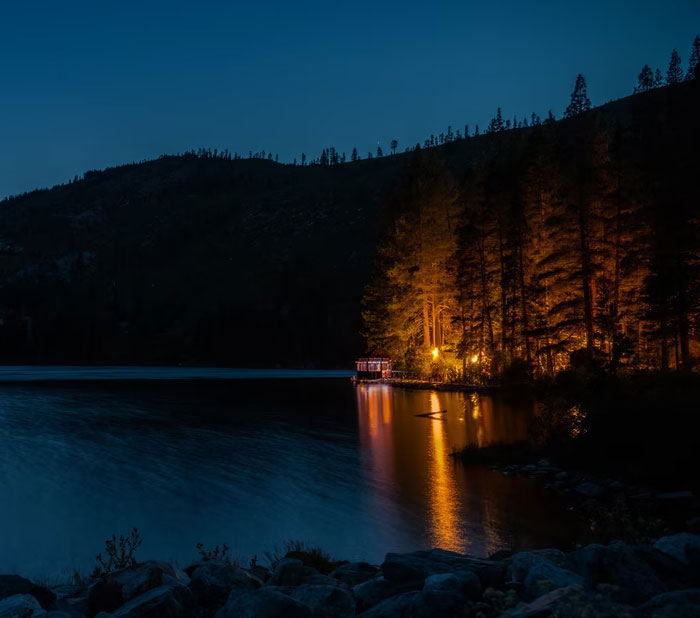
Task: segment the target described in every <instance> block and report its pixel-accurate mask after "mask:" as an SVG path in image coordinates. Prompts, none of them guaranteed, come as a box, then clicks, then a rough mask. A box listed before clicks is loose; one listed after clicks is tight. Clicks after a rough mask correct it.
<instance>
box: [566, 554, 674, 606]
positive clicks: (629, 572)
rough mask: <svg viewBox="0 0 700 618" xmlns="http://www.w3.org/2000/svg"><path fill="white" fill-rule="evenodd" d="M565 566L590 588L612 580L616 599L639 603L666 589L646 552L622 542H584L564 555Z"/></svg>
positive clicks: (609, 582) (610, 582)
mask: <svg viewBox="0 0 700 618" xmlns="http://www.w3.org/2000/svg"><path fill="white" fill-rule="evenodd" d="M567 567H568V568H569V569H570V570H572V571H574V572H576V573H578V574H580V575H581V576H582V577H583V578H584V579H585V580H586V583H587V585H588V586H589V587H590V588H594V587H596V586H599V585H600V584H612V585H614V586H617V587H618V588H619V593H618V594H617V600H618V601H621V602H624V603H632V604H639V603H643V602H644V601H647V600H648V599H650V598H651V597H653V596H656V595H657V594H661V593H663V592H666V591H667V586H666V585H665V584H664V583H663V582H662V581H661V579H660V578H659V576H658V575H657V574H656V572H655V571H654V568H652V566H651V565H650V564H649V563H648V561H647V552H646V551H645V550H644V549H640V548H636V547H633V546H630V545H627V544H626V543H622V542H619V541H618V542H615V543H611V544H610V545H609V546H607V547H606V546H604V545H596V544H593V545H587V546H586V547H583V548H582V549H579V550H577V551H575V552H572V553H570V554H569V555H568V556H567Z"/></svg>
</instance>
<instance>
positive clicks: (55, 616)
mask: <svg viewBox="0 0 700 618" xmlns="http://www.w3.org/2000/svg"><path fill="white" fill-rule="evenodd" d="M84 615H85V614H72V613H69V612H63V611H55V612H47V613H46V618H76V617H78V616H84Z"/></svg>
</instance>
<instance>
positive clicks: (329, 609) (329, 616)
mask: <svg viewBox="0 0 700 618" xmlns="http://www.w3.org/2000/svg"><path fill="white" fill-rule="evenodd" d="M291 597H292V598H293V599H296V600H297V601H299V602H300V603H302V604H304V605H306V606H307V607H308V608H309V609H311V615H312V616H313V617H314V618H350V616H354V615H355V599H354V598H353V596H352V593H351V592H350V591H349V590H347V589H346V588H341V587H340V586H338V585H334V586H307V585H304V586H299V587H298V588H296V589H294V591H293V592H292V594H291Z"/></svg>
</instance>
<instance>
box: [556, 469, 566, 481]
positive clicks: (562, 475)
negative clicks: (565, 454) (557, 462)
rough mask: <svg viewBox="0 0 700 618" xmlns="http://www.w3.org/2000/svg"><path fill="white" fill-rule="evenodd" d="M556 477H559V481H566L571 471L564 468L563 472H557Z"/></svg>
mask: <svg viewBox="0 0 700 618" xmlns="http://www.w3.org/2000/svg"><path fill="white" fill-rule="evenodd" d="M554 478H555V479H557V481H565V480H566V479H567V478H569V473H568V472H566V470H562V471H561V472H557V474H555V475H554Z"/></svg>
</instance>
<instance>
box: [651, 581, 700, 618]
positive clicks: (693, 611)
mask: <svg viewBox="0 0 700 618" xmlns="http://www.w3.org/2000/svg"><path fill="white" fill-rule="evenodd" d="M637 615H638V616H639V618H697V617H698V616H699V615H700V588H691V589H689V590H675V591H674V592H665V593H664V594H660V595H658V596H655V597H654V598H653V599H650V600H649V601H647V602H646V603H645V604H644V605H642V606H641V607H640V608H639V609H638V610H637Z"/></svg>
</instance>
